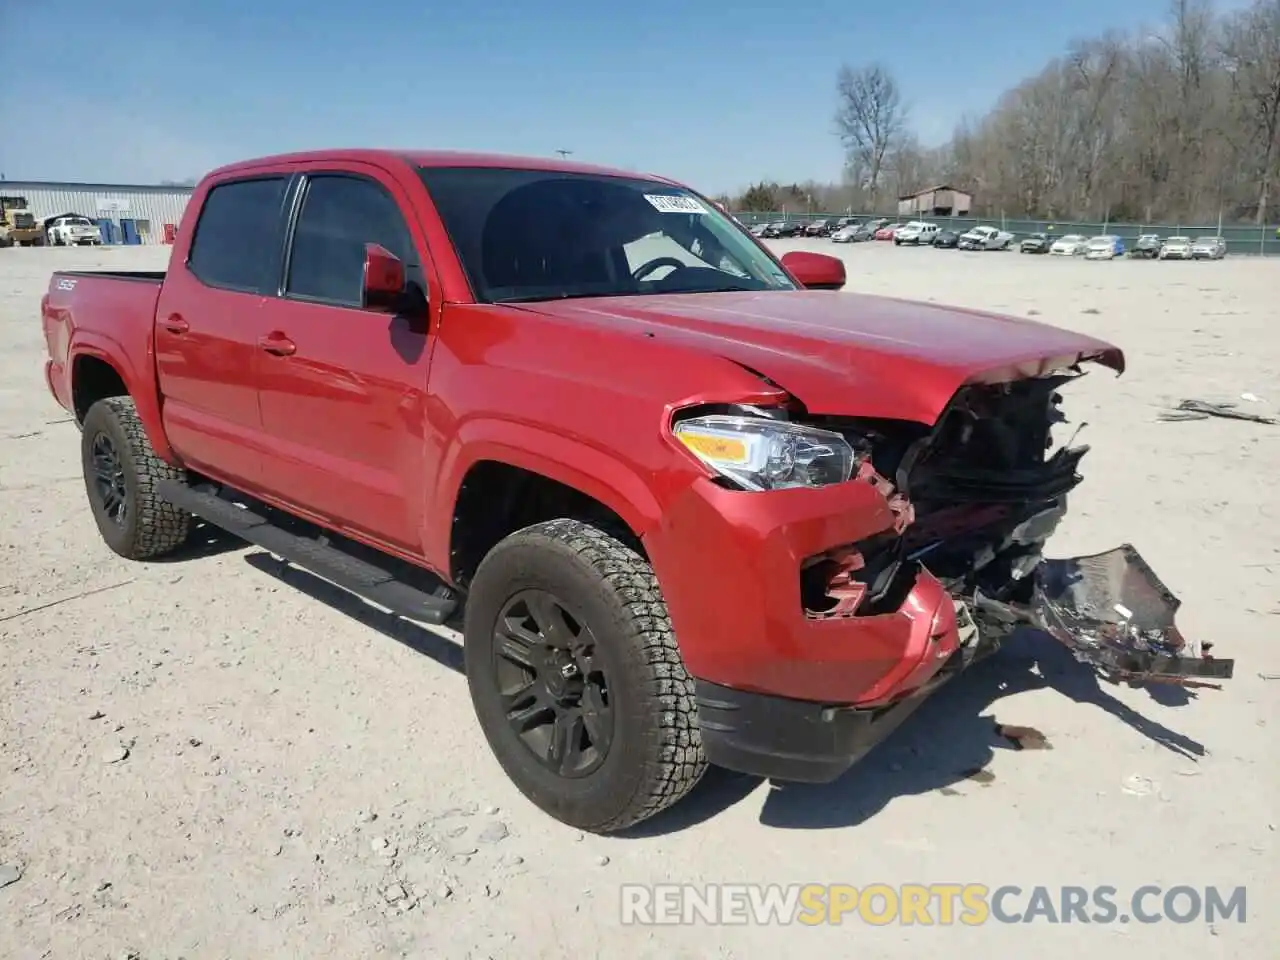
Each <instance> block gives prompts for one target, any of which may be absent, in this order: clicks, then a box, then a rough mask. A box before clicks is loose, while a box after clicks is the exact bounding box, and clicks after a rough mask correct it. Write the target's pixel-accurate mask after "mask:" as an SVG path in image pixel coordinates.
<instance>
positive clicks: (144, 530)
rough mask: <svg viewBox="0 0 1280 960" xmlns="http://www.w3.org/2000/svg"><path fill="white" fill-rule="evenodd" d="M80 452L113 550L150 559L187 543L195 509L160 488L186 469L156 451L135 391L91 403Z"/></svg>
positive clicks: (95, 509) (100, 526) (95, 508)
mask: <svg viewBox="0 0 1280 960" xmlns="http://www.w3.org/2000/svg"><path fill="white" fill-rule="evenodd" d="M80 453H81V464H82V466H83V469H84V481H85V492H86V494H87V495H88V497H89V506H90V507H91V508H92V510H93V519H94V520H95V521H96V522H97V524H98V532H99V533H100V534H102V539H103V541H104V542H105V543H106V544H107V546H108V547H110V548H111V549H112V551H113V552H115V553H117V554H119V555H120V556H122V557H125V558H126V559H129V560H146V559H149V558H151V557H159V556H163V555H164V554H166V553H172V552H173V551H174V550H176V549H177V548H178V547H180V546H182V545H183V544H184V543H186V541H187V538H188V537H189V536H190V534H191V528H192V526H193V523H194V520H193V518H192V516H191V514H189V513H187V512H186V511H183V510H179V509H178V508H177V507H175V506H174V505H173V504H171V503H168V502H167V501H165V500H162V499H160V496H159V494H157V492H156V487H157V485H158V484H159V482H160V481H161V480H182V479H184V476H185V475H184V473H183V471H181V470H178V469H176V468H174V467H171V466H169V464H167V463H165V462H164V461H163V460H161V459H160V458H159V457H157V456H156V454H155V451H154V450H153V449H152V448H151V441H150V440H148V439H147V434H146V431H145V430H144V429H143V428H142V421H141V420H140V419H139V418H138V411H137V408H136V407H135V406H134V403H133V398H132V397H108V398H106V399H105V400H99V401H98V402H97V403H95V404H94V405H93V406H92V407H90V408H89V412H88V413H87V414H86V415H85V418H84V427H83V434H82V436H81V440H80Z"/></svg>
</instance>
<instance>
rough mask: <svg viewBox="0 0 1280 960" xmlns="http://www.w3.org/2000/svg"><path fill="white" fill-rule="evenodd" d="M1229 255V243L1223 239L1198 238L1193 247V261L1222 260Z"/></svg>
mask: <svg viewBox="0 0 1280 960" xmlns="http://www.w3.org/2000/svg"><path fill="white" fill-rule="evenodd" d="M1226 255H1227V241H1226V240H1224V239H1223V238H1222V237H1197V238H1196V242H1195V243H1193V244H1192V245H1191V259H1192V260H1221V259H1222V258H1223V257H1225V256H1226Z"/></svg>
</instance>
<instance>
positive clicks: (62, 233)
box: [45, 216, 102, 247]
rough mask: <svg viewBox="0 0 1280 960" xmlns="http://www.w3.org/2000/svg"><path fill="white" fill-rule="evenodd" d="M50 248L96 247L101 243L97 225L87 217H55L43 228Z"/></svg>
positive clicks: (100, 234)
mask: <svg viewBox="0 0 1280 960" xmlns="http://www.w3.org/2000/svg"><path fill="white" fill-rule="evenodd" d="M45 233H46V234H47V236H48V239H49V246H51V247H78V246H84V245H89V246H96V245H98V244H100V243H102V233H101V232H100V231H99V230H98V225H97V224H96V223H94V222H93V221H92V220H90V219H89V218H88V217H80V216H68V217H56V218H54V220H53V221H51V222H50V223H48V224H47V225H46V226H45Z"/></svg>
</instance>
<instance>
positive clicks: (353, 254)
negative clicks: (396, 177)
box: [285, 175, 421, 307]
mask: <svg viewBox="0 0 1280 960" xmlns="http://www.w3.org/2000/svg"><path fill="white" fill-rule="evenodd" d="M366 243H377V244H381V245H382V246H383V247H386V248H387V249H388V250H390V251H391V252H392V253H394V254H395V255H396V256H397V257H399V258H400V259H401V260H402V261H403V262H404V264H405V273H406V278H407V279H409V280H414V281H417V282H419V283H420V282H421V281H420V279H418V278H419V277H420V276H421V272H420V269H419V266H418V257H417V254H416V252H415V250H414V246H413V240H412V238H411V236H410V234H409V230H408V228H407V227H406V226H405V222H404V217H403V216H402V215H401V213H400V208H399V206H398V205H397V204H396V201H395V199H394V198H393V197H392V196H391V195H390V194H389V193H387V191H385V190H384V189H382V187H380V186H378V185H377V184H376V183H373V182H372V181H369V180H364V179H361V178H359V177H347V176H327V175H326V176H320V177H313V178H311V180H310V185H309V186H308V187H307V195H306V197H305V198H303V201H302V212H301V213H300V214H299V215H298V225H297V226H296V227H295V228H294V234H293V250H292V252H291V254H290V256H289V280H288V283H287V284H286V287H285V289H286V290H287V291H288V293H289V294H290V295H291V296H298V297H308V298H314V299H317V300H325V301H328V302H331V303H339V304H343V305H346V306H353V307H358V306H360V301H361V294H362V292H363V287H364V246H365V244H366ZM415 274H416V275H417V276H415Z"/></svg>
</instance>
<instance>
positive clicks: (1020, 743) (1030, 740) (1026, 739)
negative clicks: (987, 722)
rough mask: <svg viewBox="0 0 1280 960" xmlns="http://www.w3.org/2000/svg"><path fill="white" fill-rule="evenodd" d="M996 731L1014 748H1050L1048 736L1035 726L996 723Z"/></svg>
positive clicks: (1051, 746) (1051, 745) (1051, 747)
mask: <svg viewBox="0 0 1280 960" xmlns="http://www.w3.org/2000/svg"><path fill="white" fill-rule="evenodd" d="M996 733H997V734H999V735H1000V736H1002V737H1004V738H1005V739H1006V740H1008V741H1009V742H1010V743H1011V744H1012V745H1013V748H1014V749H1015V750H1052V749H1053V744H1051V743H1050V742H1049V738H1048V737H1046V736H1045V735H1044V734H1043V733H1041V732H1040V731H1039V730H1037V729H1036V728H1035V727H1015V726H1012V725H1010V724H1003V723H999V724H996Z"/></svg>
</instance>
